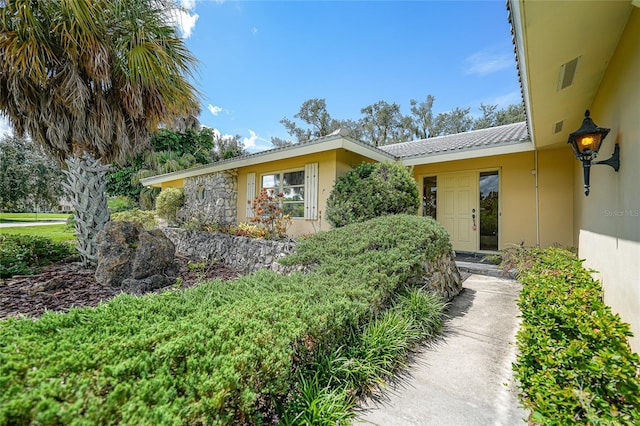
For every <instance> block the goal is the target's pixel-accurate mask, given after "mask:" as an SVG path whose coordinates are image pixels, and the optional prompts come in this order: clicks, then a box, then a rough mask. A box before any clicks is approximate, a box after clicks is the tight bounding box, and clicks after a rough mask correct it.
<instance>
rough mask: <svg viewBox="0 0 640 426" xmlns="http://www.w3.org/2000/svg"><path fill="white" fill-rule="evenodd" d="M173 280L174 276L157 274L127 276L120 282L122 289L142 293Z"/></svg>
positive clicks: (168, 283) (174, 280) (169, 283)
mask: <svg viewBox="0 0 640 426" xmlns="http://www.w3.org/2000/svg"><path fill="white" fill-rule="evenodd" d="M175 282H176V279H175V278H171V277H168V276H166V275H159V274H156V275H152V276H150V277H146V278H141V279H134V278H127V279H126V280H124V281H123V282H122V291H124V292H125V293H130V294H143V293H146V292H148V291H153V290H156V289H158V288H162V287H166V286H168V285H171V284H173V283H175Z"/></svg>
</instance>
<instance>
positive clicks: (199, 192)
mask: <svg viewBox="0 0 640 426" xmlns="http://www.w3.org/2000/svg"><path fill="white" fill-rule="evenodd" d="M184 197H185V201H184V207H182V209H180V213H179V215H180V218H181V219H182V220H184V221H186V222H189V221H191V220H194V219H195V220H198V221H201V222H207V223H217V224H220V225H233V224H235V223H236V218H237V216H238V215H237V212H238V208H237V205H238V171H237V170H225V171H222V172H216V173H211V174H208V175H202V176H195V177H192V178H186V179H185V180H184Z"/></svg>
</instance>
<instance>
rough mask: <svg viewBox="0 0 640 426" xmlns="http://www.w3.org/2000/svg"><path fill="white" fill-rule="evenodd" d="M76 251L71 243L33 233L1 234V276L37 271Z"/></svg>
mask: <svg viewBox="0 0 640 426" xmlns="http://www.w3.org/2000/svg"><path fill="white" fill-rule="evenodd" d="M74 253H75V249H74V248H73V246H72V245H71V244H67V243H58V242H54V241H51V240H50V239H49V238H45V237H37V236H32V235H12V234H0V278H7V277H11V276H13V275H29V274H33V273H35V272H36V271H37V270H38V268H39V267H40V266H44V265H47V264H49V263H52V262H56V261H58V260H61V259H64V258H65V257H68V256H71V255H72V254H74Z"/></svg>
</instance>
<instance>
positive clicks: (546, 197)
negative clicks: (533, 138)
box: [538, 146, 576, 247]
mask: <svg viewBox="0 0 640 426" xmlns="http://www.w3.org/2000/svg"><path fill="white" fill-rule="evenodd" d="M574 162H575V157H574V155H573V151H571V148H569V147H568V146H566V147H563V148H560V149H545V150H541V151H538V188H539V191H538V197H539V212H540V246H541V247H549V246H551V245H554V244H557V245H560V246H564V247H575V245H576V240H575V239H574V237H573V163H574Z"/></svg>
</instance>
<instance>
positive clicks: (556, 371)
mask: <svg viewBox="0 0 640 426" xmlns="http://www.w3.org/2000/svg"><path fill="white" fill-rule="evenodd" d="M529 255H530V256H532V259H531V260H532V261H529V262H525V263H523V265H525V264H526V265H528V266H529V267H528V268H527V269H522V270H521V271H520V275H519V280H520V281H521V282H522V283H523V291H522V292H521V295H520V299H519V306H520V309H521V311H522V325H521V327H520V330H519V332H518V334H517V343H518V348H519V351H520V354H519V355H518V358H517V362H516V363H515V364H514V372H515V374H516V377H517V379H518V381H519V382H520V389H521V393H520V399H521V401H522V403H523V405H524V406H525V407H526V408H527V409H529V410H531V417H530V420H531V421H532V423H534V424H545V425H547V424H558V425H564V424H629V425H632V424H633V425H636V424H640V377H639V376H638V373H639V372H640V357H638V355H637V354H635V353H633V352H631V350H630V348H629V345H628V342H627V337H628V336H631V332H630V330H629V325H628V324H626V323H624V322H622V321H621V319H620V317H619V316H618V315H617V314H613V313H612V312H611V309H610V308H609V307H608V306H607V305H605V304H604V302H603V299H602V296H603V293H602V289H601V287H600V284H599V282H597V281H596V280H594V279H593V278H592V277H591V272H593V271H588V270H586V269H585V268H584V267H583V266H582V261H581V260H579V259H578V258H576V256H575V255H574V254H572V253H570V252H568V251H566V250H562V249H557V248H551V249H545V250H532V251H530V253H529Z"/></svg>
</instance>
